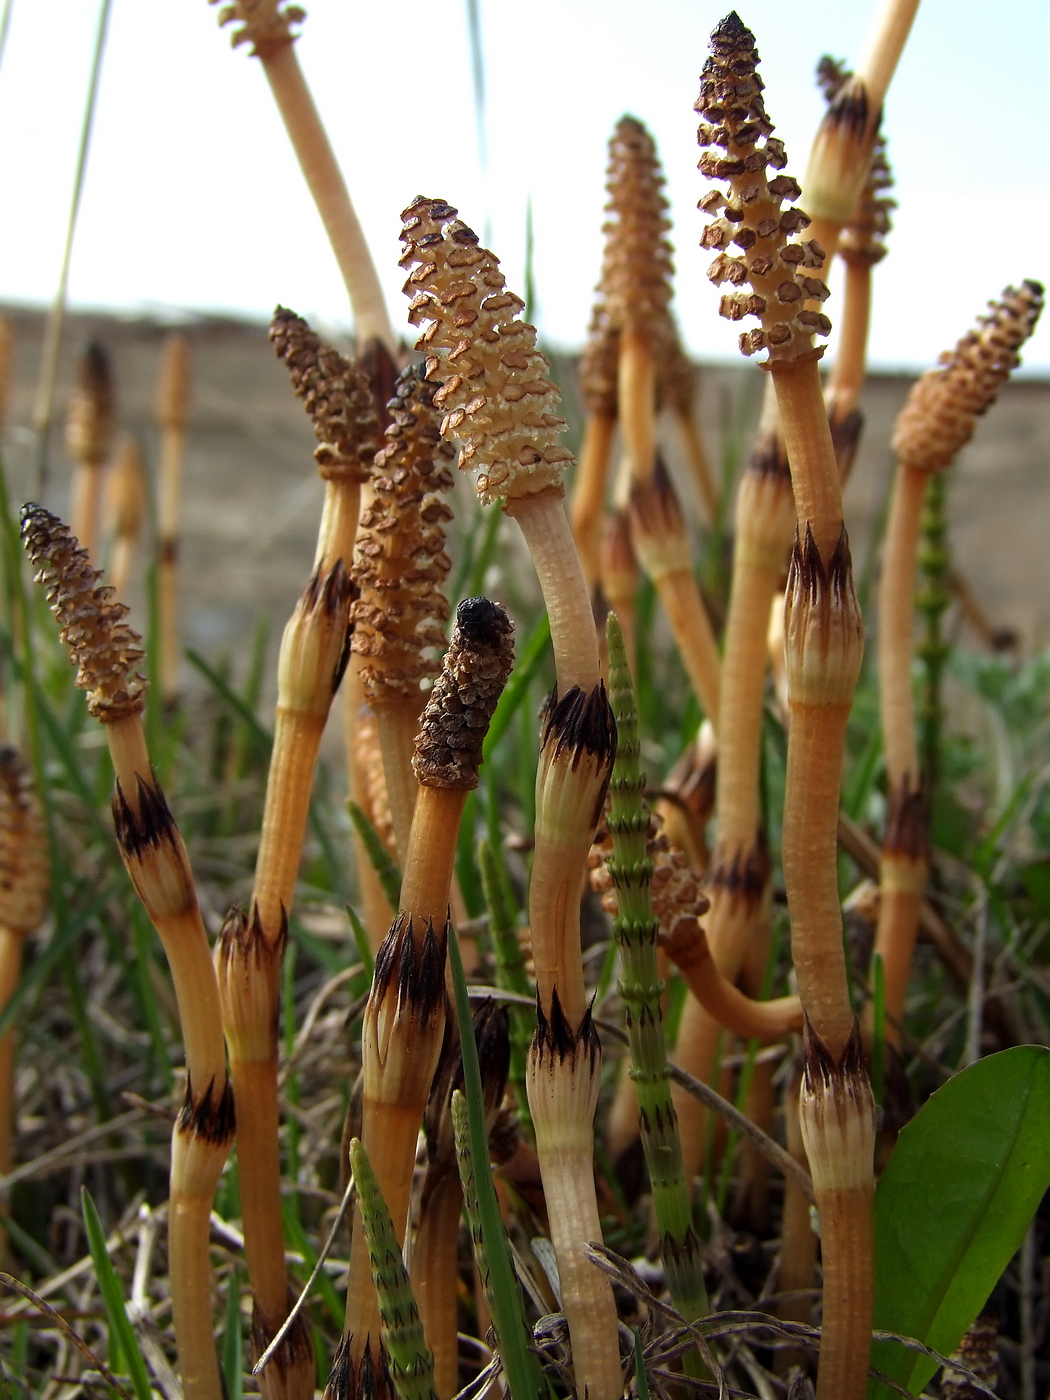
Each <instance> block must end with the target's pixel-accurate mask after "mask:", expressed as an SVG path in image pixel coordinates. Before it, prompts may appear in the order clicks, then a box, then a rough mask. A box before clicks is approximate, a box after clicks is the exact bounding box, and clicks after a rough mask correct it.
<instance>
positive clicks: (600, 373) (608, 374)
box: [570, 288, 620, 590]
mask: <svg viewBox="0 0 1050 1400" xmlns="http://www.w3.org/2000/svg"><path fill="white" fill-rule="evenodd" d="M599 291H600V288H599ZM619 348H620V336H619V332H618V331H617V329H616V327H615V326H614V325H613V324H612V322H611V321H610V319H609V314H608V312H607V311H606V308H605V303H604V300H603V299H601V297H599V300H598V303H597V305H596V306H595V308H594V311H593V312H592V314H591V323H590V326H589V327H588V330H587V340H586V342H585V344H584V347H583V351H582V352H581V354H580V370H579V379H580V397H581V398H582V400H583V407H584V413H585V418H584V427H583V444H582V446H581V447H580V465H579V469H578V471H577V473H576V484H575V486H574V488H573V493H572V505H571V508H570V514H571V520H572V534H573V539H575V541H576V548H577V549H578V550H579V552H580V565H581V567H582V569H583V576H584V579H585V580H586V582H587V587H588V588H589V589H592V590H593V589H594V587H595V586H596V585H597V583H598V582H599V579H600V577H601V547H602V522H603V519H604V511H605V489H606V484H607V481H608V476H609V462H610V460H611V458H612V449H613V439H614V438H615V435H616V419H617V415H618V411H619V406H618V402H619V401H618V396H617V384H616V375H617V357H618V354H619Z"/></svg>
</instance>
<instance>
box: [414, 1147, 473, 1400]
mask: <svg viewBox="0 0 1050 1400" xmlns="http://www.w3.org/2000/svg"><path fill="white" fill-rule="evenodd" d="M462 1211H463V1188H462V1186H461V1185H460V1181H459V1174H458V1172H455V1171H453V1172H450V1173H449V1175H448V1176H446V1177H445V1179H444V1180H443V1181H442V1182H441V1183H440V1184H439V1185H438V1186H437V1188H436V1189H435V1191H434V1194H433V1195H432V1196H431V1197H430V1199H429V1201H428V1202H427V1204H426V1208H425V1209H424V1211H423V1214H422V1216H421V1218H420V1221H419V1229H418V1230H417V1231H416V1237H415V1239H414V1240H413V1241H412V1287H413V1289H414V1290H415V1295H416V1303H417V1305H418V1307H419V1315H420V1318H421V1319H422V1322H423V1332H424V1335H425V1336H426V1339H427V1346H428V1347H429V1348H430V1350H431V1352H432V1353H433V1356H434V1384H435V1386H436V1388H437V1393H438V1396H439V1400H452V1397H453V1396H454V1395H455V1394H456V1392H457V1390H458V1389H459V1340H458V1336H457V1328H458V1316H459V1294H458V1288H457V1286H456V1285H457V1283H458V1273H459V1262H458V1242H459V1220H460V1216H461V1214H462Z"/></svg>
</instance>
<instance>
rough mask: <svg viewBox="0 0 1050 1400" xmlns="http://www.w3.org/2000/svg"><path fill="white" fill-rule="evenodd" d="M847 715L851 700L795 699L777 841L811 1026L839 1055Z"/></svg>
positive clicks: (843, 1000) (843, 1009) (845, 996)
mask: <svg viewBox="0 0 1050 1400" xmlns="http://www.w3.org/2000/svg"><path fill="white" fill-rule="evenodd" d="M848 719H849V706H848V705H820V706H818V705H803V704H798V703H797V702H796V703H793V704H792V706H791V734H790V739H789V745H790V750H789V755H788V782H787V790H786V793H785V796H784V826H783V837H782V846H781V859H782V862H783V866H784V883H785V884H786V886H787V891H788V907H789V909H790V912H791V956H792V960H793V962H794V965H795V974H796V977H797V979H798V990H799V995H800V996H801V998H802V1005H803V1006H804V1007H805V1008H806V1014H807V1015H808V1016H809V1019H810V1021H811V1022H812V1023H813V1027H814V1030H815V1031H816V1032H817V1034H818V1035H819V1036H820V1038H821V1039H822V1040H823V1041H824V1042H825V1044H826V1045H827V1047H828V1050H829V1051H830V1053H831V1054H832V1055H834V1056H835V1057H836V1058H838V1057H840V1056H841V1055H842V1053H843V1051H844V1050H845V1048H846V1042H847V1041H848V1039H849V1036H850V1031H851V1030H852V1027H853V1010H852V1007H851V1006H850V1000H849V983H848V980H847V977H846V959H845V953H844V952H843V947H842V911H841V907H840V904H839V889H838V864H837V851H838V816H839V792H840V788H841V782H842V753H843V750H844V748H845V743H846V723H847V721H848ZM793 775H794V776H793Z"/></svg>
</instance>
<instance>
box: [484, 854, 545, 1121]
mask: <svg viewBox="0 0 1050 1400" xmlns="http://www.w3.org/2000/svg"><path fill="white" fill-rule="evenodd" d="M478 865H479V866H480V867H481V884H482V888H483V890H484V892H485V906H486V908H487V909H488V915H489V936H490V938H491V939H492V952H493V956H494V957H495V961H496V986H497V987H500V988H502V990H503V991H506V992H517V993H518V994H519V995H521V996H526V997H534V996H535V995H536V988H535V987H534V986H533V985H532V981H531V979H530V978H529V974H528V973H527V972H526V970H525V955H524V953H523V952H522V949H521V942H520V941H519V939H518V929H517V923H516V920H515V917H514V907H513V905H512V903H511V900H510V897H509V891H508V888H507V873H506V869H505V868H504V865H503V854H502V852H501V851H499V850H498V849H497V848H496V847H495V846H493V845H491V844H490V842H488V841H486V840H485V839H484V838H483V839H482V840H481V841H480V842H479V843H478ZM508 1012H509V1015H510V1072H509V1074H508V1076H507V1077H508V1079H509V1080H510V1082H511V1084H513V1086H514V1102H515V1104H516V1106H517V1110H518V1120H519V1122H521V1123H522V1124H523V1125H524V1126H525V1127H527V1128H530V1129H531V1126H532V1117H531V1115H530V1113H529V1100H528V1095H527V1094H526V1092H525V1060H526V1057H527V1055H528V1053H529V1046H530V1045H531V1044H532V1037H533V1034H534V1033H535V1030H536V1012H535V1011H534V1010H533V1009H532V1007H529V1006H522V1005H521V1004H520V1003H514V1002H512V1003H511V1004H510V1006H509V1007H508Z"/></svg>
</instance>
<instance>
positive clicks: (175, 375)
mask: <svg viewBox="0 0 1050 1400" xmlns="http://www.w3.org/2000/svg"><path fill="white" fill-rule="evenodd" d="M190 371H191V362H190V345H189V341H188V339H187V338H186V336H185V335H181V334H176V335H171V336H169V337H168V339H167V340H166V342H165V344H164V349H163V352H162V359H161V368H160V377H159V381H158V384H157V422H158V423H159V425H160V433H161V436H160V467H159V472H158V494H157V544H158V549H159V559H158V568H157V594H158V606H159V609H160V687H161V693H162V694H163V696H164V697H165V699H169V700H170V699H172V698H174V696H175V695H176V694H177V693H178V688H179V662H180V660H181V657H182V649H181V646H180V642H179V613H178V577H179V575H178V569H179V522H180V517H181V514H182V468H183V458H184V456H185V443H186V422H187V418H188V416H189V396H190Z"/></svg>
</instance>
